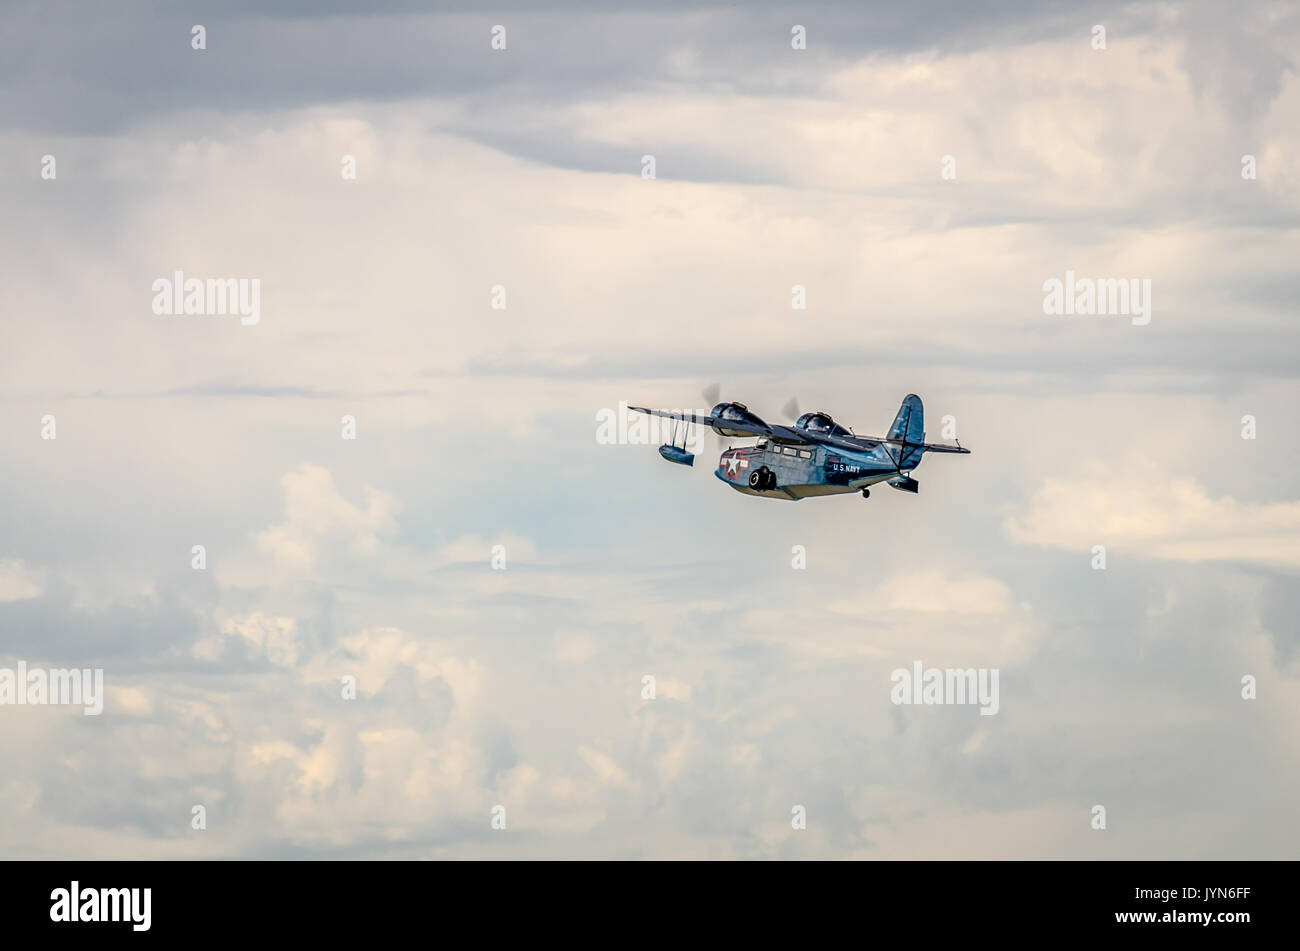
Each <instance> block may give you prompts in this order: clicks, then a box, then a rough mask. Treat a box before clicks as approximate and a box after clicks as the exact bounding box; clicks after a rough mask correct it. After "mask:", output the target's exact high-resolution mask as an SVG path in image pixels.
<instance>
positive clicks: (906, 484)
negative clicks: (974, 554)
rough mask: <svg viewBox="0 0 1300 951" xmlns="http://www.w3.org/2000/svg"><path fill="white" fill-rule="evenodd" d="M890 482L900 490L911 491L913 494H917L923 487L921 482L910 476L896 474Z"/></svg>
mask: <svg viewBox="0 0 1300 951" xmlns="http://www.w3.org/2000/svg"><path fill="white" fill-rule="evenodd" d="M889 484H890V486H891V487H893V488H895V489H898V490H899V491H900V492H911V493H912V494H913V495H916V493H917V492H919V491H920V489H921V483H919V482H917V481H916V480H915V479H913V478H911V477H910V476H902V475H900V476H894V477H893V478H892V479H890V480H889Z"/></svg>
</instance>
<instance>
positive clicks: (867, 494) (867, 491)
mask: <svg viewBox="0 0 1300 951" xmlns="http://www.w3.org/2000/svg"><path fill="white" fill-rule="evenodd" d="M862 497H863V498H864V499H869V498H871V490H870V489H863V490H862Z"/></svg>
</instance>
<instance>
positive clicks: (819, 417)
mask: <svg viewBox="0 0 1300 951" xmlns="http://www.w3.org/2000/svg"><path fill="white" fill-rule="evenodd" d="M794 427H795V429H803V430H806V431H808V432H810V433H825V434H827V435H831V436H852V435H853V434H852V433H850V432H849V431H848V430H847V429H845V428H844V427H843V426H841V425H840V424H839V423H837V422H835V420H834V419H832V418H831V417H830V416H829V415H828V414H827V413H804V414H803V415H802V416H800V417H799V419H798V420H797V421H796V422H795V424H794Z"/></svg>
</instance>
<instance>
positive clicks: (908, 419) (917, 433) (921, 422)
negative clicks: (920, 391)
mask: <svg viewBox="0 0 1300 951" xmlns="http://www.w3.org/2000/svg"><path fill="white" fill-rule="evenodd" d="M887 438H888V439H891V440H892V439H897V440H899V442H900V443H903V445H899V446H898V447H897V449H896V452H897V453H898V468H899V469H902V470H904V471H907V470H909V469H914V468H916V467H917V466H918V465H920V464H921V456H922V455H923V454H924V453H925V448H924V445H923V444H924V443H925V407H924V406H922V405H921V397H919V396H917V395H916V394H915V393H908V394H907V396H905V397H903V405H902V406H900V407H899V408H898V415H897V416H895V417H894V422H893V425H891V426H890V427H889V434H888V437H887Z"/></svg>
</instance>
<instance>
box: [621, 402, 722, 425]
mask: <svg viewBox="0 0 1300 951" xmlns="http://www.w3.org/2000/svg"><path fill="white" fill-rule="evenodd" d="M628 409H630V410H632V411H633V412H635V413H645V414H646V415H647V416H666V417H668V418H669V419H681V420H685V421H686V422H688V423H698V424H699V425H701V426H712V425H713V417H712V416H699V415H697V414H695V413H679V412H677V411H676V410H670V409H646V408H645V407H644V406H629V407H628Z"/></svg>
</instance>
